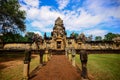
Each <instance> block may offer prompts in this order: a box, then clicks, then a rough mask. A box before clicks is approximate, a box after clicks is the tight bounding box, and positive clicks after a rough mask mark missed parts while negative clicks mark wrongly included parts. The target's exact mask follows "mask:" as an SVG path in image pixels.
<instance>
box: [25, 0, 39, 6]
mask: <svg viewBox="0 0 120 80" xmlns="http://www.w3.org/2000/svg"><path fill="white" fill-rule="evenodd" d="M23 1H24V2H25V3H26V5H28V6H30V7H39V3H40V1H39V0H23Z"/></svg>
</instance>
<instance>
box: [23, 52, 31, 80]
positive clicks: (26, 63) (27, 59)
mask: <svg viewBox="0 0 120 80" xmlns="http://www.w3.org/2000/svg"><path fill="white" fill-rule="evenodd" d="M30 61H31V51H30V50H26V51H25V59H24V67H23V80H28V79H29V71H30Z"/></svg>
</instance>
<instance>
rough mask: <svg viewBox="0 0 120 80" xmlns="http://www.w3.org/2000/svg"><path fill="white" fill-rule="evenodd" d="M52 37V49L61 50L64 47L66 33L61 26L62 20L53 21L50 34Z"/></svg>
mask: <svg viewBox="0 0 120 80" xmlns="http://www.w3.org/2000/svg"><path fill="white" fill-rule="evenodd" d="M51 36H52V41H51V43H52V47H53V49H58V50H62V49H65V47H66V32H65V27H64V25H63V20H61V18H60V17H58V18H57V19H56V20H55V25H54V27H53V31H52V32H51Z"/></svg>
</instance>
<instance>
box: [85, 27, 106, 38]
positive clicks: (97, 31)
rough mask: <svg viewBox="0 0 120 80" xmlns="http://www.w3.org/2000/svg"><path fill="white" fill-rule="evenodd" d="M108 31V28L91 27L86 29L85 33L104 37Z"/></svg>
mask: <svg viewBox="0 0 120 80" xmlns="http://www.w3.org/2000/svg"><path fill="white" fill-rule="evenodd" d="M106 33H108V31H107V30H101V29H90V30H86V31H85V34H87V35H94V36H102V37H104V35H105V34H106Z"/></svg>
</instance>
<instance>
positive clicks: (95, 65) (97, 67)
mask: <svg viewBox="0 0 120 80" xmlns="http://www.w3.org/2000/svg"><path fill="white" fill-rule="evenodd" d="M119 61H120V54H90V55H89V56H88V64H87V67H88V75H90V76H89V77H91V76H92V78H93V79H92V80H119V79H120V76H119V75H120V68H119V66H120V62H119ZM76 62H77V63H78V64H80V67H81V62H80V59H79V55H77V56H76ZM101 76H102V77H101Z"/></svg>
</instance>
